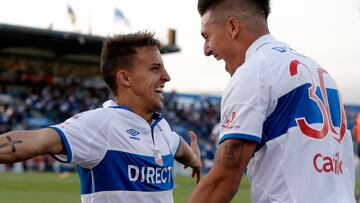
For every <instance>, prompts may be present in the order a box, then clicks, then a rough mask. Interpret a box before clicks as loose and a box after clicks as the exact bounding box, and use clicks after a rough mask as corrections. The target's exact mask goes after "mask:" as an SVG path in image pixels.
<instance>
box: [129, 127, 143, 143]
mask: <svg viewBox="0 0 360 203" xmlns="http://www.w3.org/2000/svg"><path fill="white" fill-rule="evenodd" d="M126 132H127V133H128V134H129V135H130V137H129V138H130V139H133V140H140V138H139V137H138V135H139V134H140V133H139V132H138V131H136V130H135V129H133V128H130V129H129V130H127V131H126Z"/></svg>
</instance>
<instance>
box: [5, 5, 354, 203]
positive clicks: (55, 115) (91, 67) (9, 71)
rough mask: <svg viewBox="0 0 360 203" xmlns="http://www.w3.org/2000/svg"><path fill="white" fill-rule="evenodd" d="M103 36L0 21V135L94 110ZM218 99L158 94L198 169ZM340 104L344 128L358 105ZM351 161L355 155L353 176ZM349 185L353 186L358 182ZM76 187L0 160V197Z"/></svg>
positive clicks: (206, 153) (242, 192) (41, 164)
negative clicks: (191, 147) (195, 145)
mask: <svg viewBox="0 0 360 203" xmlns="http://www.w3.org/2000/svg"><path fill="white" fill-rule="evenodd" d="M67 13H68V17H69V19H70V20H71V22H72V23H73V24H74V23H75V21H76V18H75V13H74V11H73V9H72V8H71V7H70V6H68V7H67ZM115 16H117V17H118V18H122V17H124V15H123V13H122V11H121V10H115ZM125 23H126V22H125ZM90 33H91V32H90ZM165 36H166V39H165V40H162V41H163V44H162V47H161V52H162V53H163V54H168V53H174V52H179V51H181V47H179V46H178V45H177V43H176V30H174V29H168V30H167V31H166V34H165ZM104 39H105V38H104V37H102V36H94V35H90V34H84V33H79V32H65V31H55V30H53V29H52V28H51V25H49V29H40V28H35V27H24V26H19V25H11V24H4V23H0V134H1V133H4V132H7V131H10V130H21V129H35V128H41V127H46V126H49V125H51V124H56V123H59V122H62V121H64V120H65V119H66V118H69V117H71V116H72V115H74V114H76V113H78V112H81V111H86V110H90V109H94V108H98V107H100V106H101V104H102V102H103V101H105V100H107V99H109V98H111V97H112V96H111V94H110V92H109V91H108V89H107V88H106V86H105V84H104V83H103V82H102V80H101V78H100V77H99V62H100V61H99V60H100V57H99V56H100V52H101V45H102V42H103V40H104ZM194 85H196V84H194ZM220 100H221V97H220V94H217V95H212V96H209V95H208V94H198V93H197V94H194V93H191V92H176V91H175V90H174V91H171V92H167V93H165V108H164V109H163V113H164V115H165V117H166V119H167V120H168V121H169V123H170V124H171V126H172V128H173V130H174V131H176V132H177V133H178V134H180V135H181V136H183V137H184V138H185V140H187V141H189V138H188V136H187V131H188V130H189V129H191V130H194V131H195V132H196V133H197V134H198V136H199V139H200V140H199V145H200V148H201V152H202V159H203V161H204V166H205V167H204V171H203V172H204V174H206V172H207V171H208V170H209V168H210V167H211V164H212V160H213V158H214V154H215V142H214V139H213V138H212V135H211V134H212V129H213V127H214V126H215V125H216V124H217V123H218V122H219V111H220ZM345 109H346V112H347V122H348V129H352V127H353V124H354V119H355V116H356V115H357V114H358V113H359V112H360V105H354V104H351V105H350V104H345ZM354 143H355V145H354V147H355V148H354V150H357V147H358V146H357V144H356V142H354ZM358 166H359V163H358V161H357V176H359V175H360V172H359V170H358V168H359V167H358ZM175 173H176V187H175V190H174V197H175V202H184V201H185V200H186V197H188V195H189V194H190V192H191V190H192V188H193V187H194V180H192V179H191V178H190V177H189V174H190V171H189V170H184V169H182V167H181V166H180V165H178V164H177V165H176V167H175ZM357 182H358V181H357ZM356 190H357V191H360V188H359V184H358V183H357V187H356ZM79 191H80V188H79V181H78V178H77V175H76V174H75V168H74V166H71V165H61V164H59V163H58V162H55V161H54V160H53V159H52V158H51V157H50V156H39V157H36V158H34V159H31V160H28V161H25V162H21V163H17V164H10V165H9V164H7V165H5V164H0V197H1V198H0V202H6V203H11V202H19V201H20V202H69V203H70V202H79V199H80V197H79ZM248 194H249V184H248V182H247V180H246V178H244V181H243V183H242V185H241V187H240V189H239V192H238V194H237V196H236V198H235V199H234V201H233V202H250V200H249V195H248Z"/></svg>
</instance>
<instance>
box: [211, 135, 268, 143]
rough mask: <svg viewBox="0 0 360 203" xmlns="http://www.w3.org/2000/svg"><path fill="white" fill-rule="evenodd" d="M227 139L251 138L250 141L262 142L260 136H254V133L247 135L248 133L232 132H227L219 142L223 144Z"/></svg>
mask: <svg viewBox="0 0 360 203" xmlns="http://www.w3.org/2000/svg"><path fill="white" fill-rule="evenodd" d="M227 139H241V140H249V141H254V142H257V143H260V142H261V138H260V137H256V136H253V135H246V134H237V133H231V134H226V135H224V136H222V137H221V139H220V140H219V143H218V144H221V143H222V142H224V141H225V140H227Z"/></svg>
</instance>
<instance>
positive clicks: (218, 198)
mask: <svg viewBox="0 0 360 203" xmlns="http://www.w3.org/2000/svg"><path fill="white" fill-rule="evenodd" d="M255 147H256V143H255V142H251V141H245V140H239V139H227V140H225V141H224V142H223V143H221V144H220V145H219V148H218V151H217V153H216V156H215V163H214V165H213V167H212V168H211V170H210V171H209V173H208V175H207V176H206V177H205V178H204V179H202V180H201V181H200V183H199V184H198V185H197V186H196V188H195V190H194V191H193V193H192V194H191V197H190V199H189V201H188V202H189V203H203V202H206V203H212V202H214V203H215V202H222V203H225V202H230V201H231V199H232V198H233V197H234V195H235V193H236V192H237V190H238V188H239V185H240V181H241V177H242V175H243V174H244V171H245V169H246V166H247V164H248V163H249V161H250V158H251V157H252V154H253V152H254V150H255Z"/></svg>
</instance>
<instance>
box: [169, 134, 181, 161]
mask: <svg viewBox="0 0 360 203" xmlns="http://www.w3.org/2000/svg"><path fill="white" fill-rule="evenodd" d="M179 146H180V135H178V134H177V133H176V132H174V131H172V135H171V138H170V148H171V152H172V153H173V154H174V155H175V154H176V152H177V150H178V148H179Z"/></svg>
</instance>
